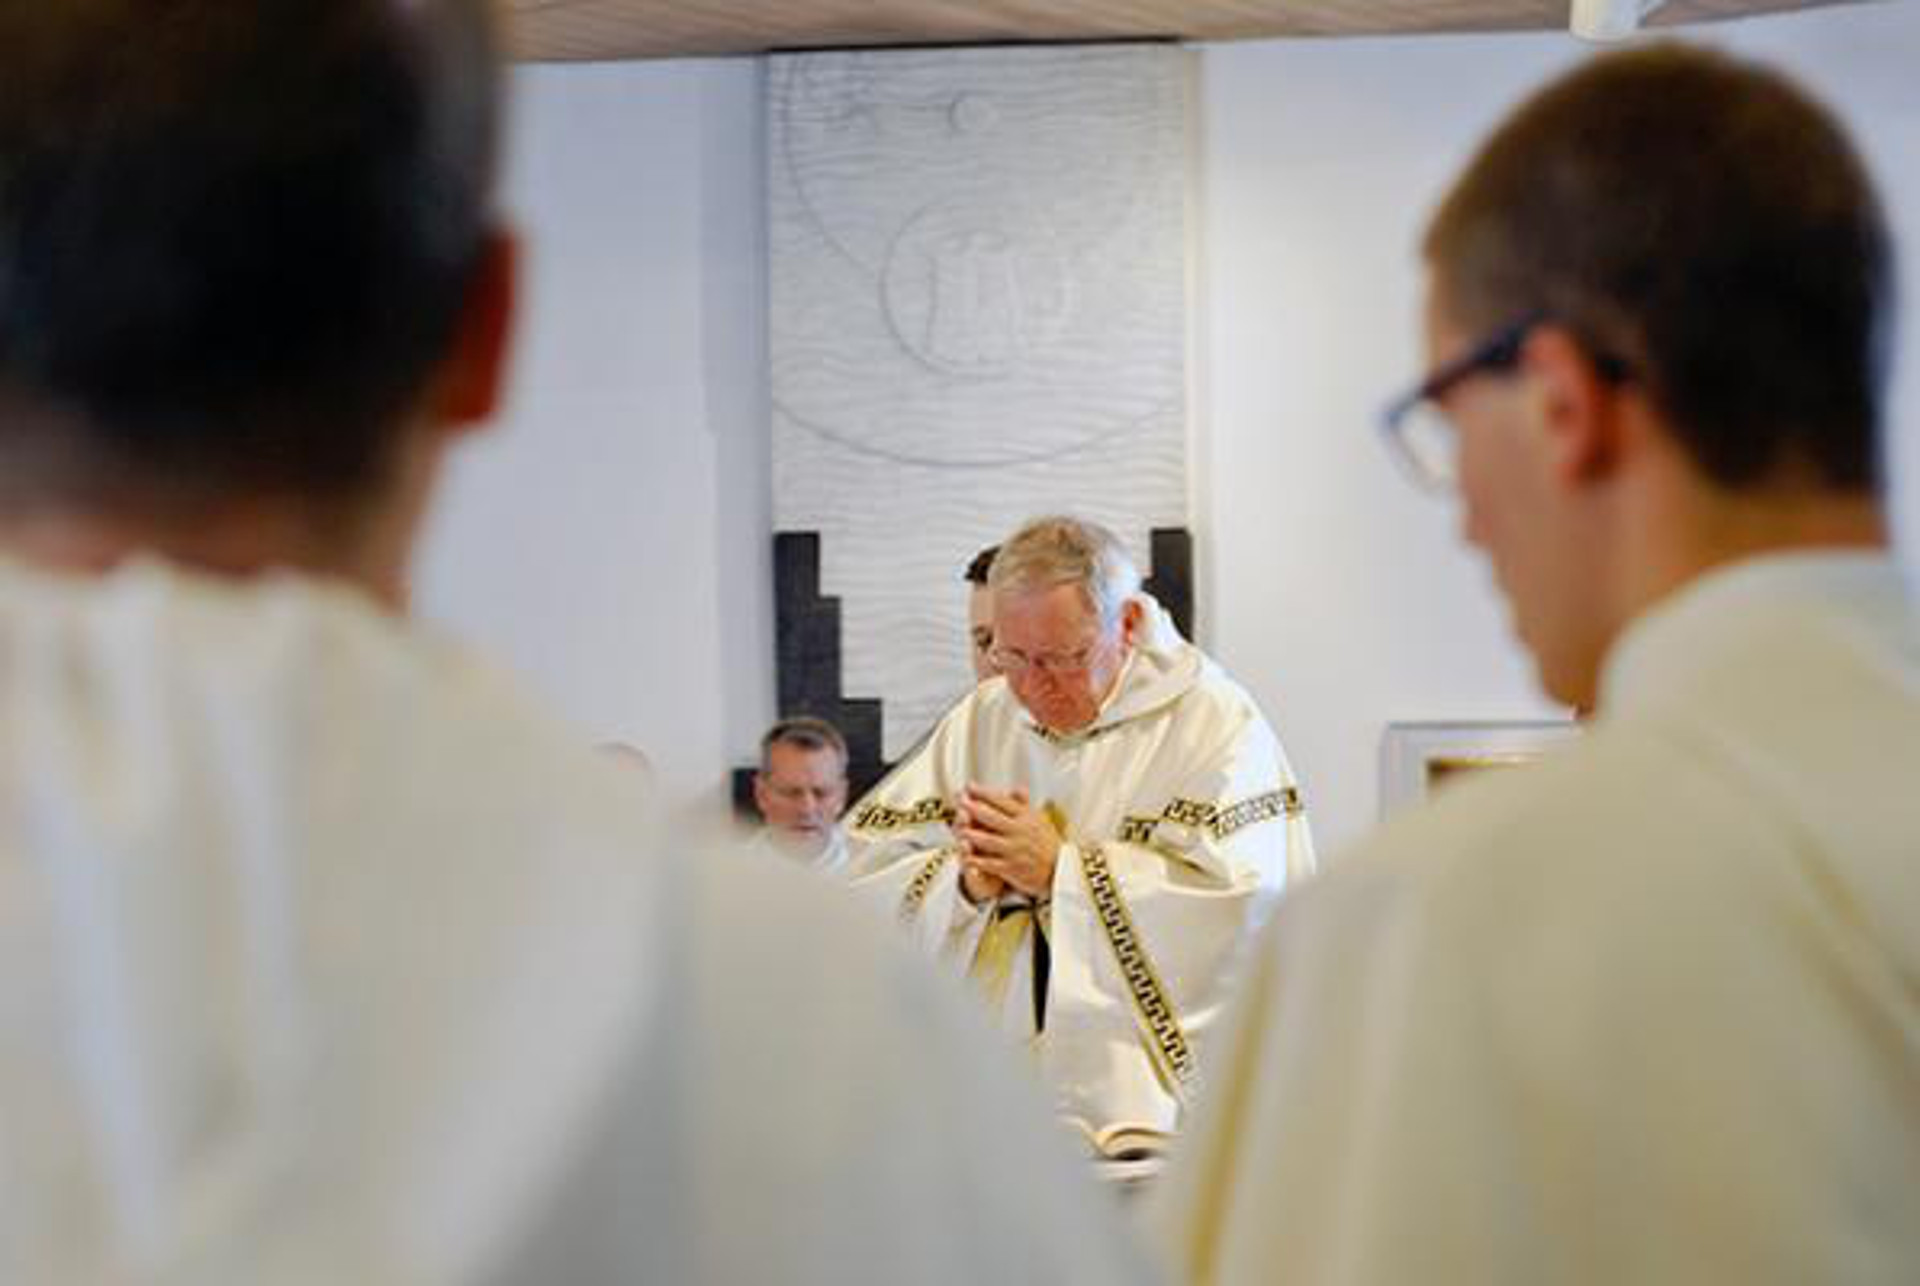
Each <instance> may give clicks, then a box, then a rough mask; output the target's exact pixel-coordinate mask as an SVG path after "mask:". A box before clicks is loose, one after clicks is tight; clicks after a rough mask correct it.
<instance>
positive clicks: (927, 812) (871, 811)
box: [849, 795, 959, 831]
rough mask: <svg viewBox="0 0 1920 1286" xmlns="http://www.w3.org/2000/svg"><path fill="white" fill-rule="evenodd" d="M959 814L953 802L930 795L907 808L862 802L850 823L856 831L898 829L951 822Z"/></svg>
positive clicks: (851, 827)
mask: <svg viewBox="0 0 1920 1286" xmlns="http://www.w3.org/2000/svg"><path fill="white" fill-rule="evenodd" d="M958 815H959V814H958V813H957V812H955V810H954V807H953V805H952V804H949V803H948V802H947V801H946V800H944V799H942V798H940V797H939V796H938V795H929V796H928V797H927V798H925V799H922V800H917V801H915V802H914V803H912V804H909V805H907V806H906V807H905V808H891V807H889V806H888V805H886V804H862V805H861V806H860V809H859V811H858V812H856V813H855V814H854V815H853V821H852V822H851V823H849V826H850V829H852V830H856V831H897V830H904V829H906V828H907V827H909V826H925V825H926V824H927V823H929V822H946V823H948V824H951V823H952V822H953V819H954V818H955V817H957V816H958Z"/></svg>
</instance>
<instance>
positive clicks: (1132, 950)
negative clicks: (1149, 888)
mask: <svg viewBox="0 0 1920 1286" xmlns="http://www.w3.org/2000/svg"><path fill="white" fill-rule="evenodd" d="M1080 871H1081V874H1082V875H1083V876H1084V877H1085V880H1086V885H1087V896H1088V898H1090V899H1091V900H1092V902H1093V909H1094V912H1095V914H1097V915H1098V916H1099V917H1100V927H1101V928H1102V929H1104V930H1105V931H1106V935H1107V944H1108V945H1109V946H1110V947H1112V948H1113V958H1114V960H1115V961H1116V962H1117V963H1118V964H1119V966H1120V976H1121V977H1123V978H1125V979H1126V982H1127V993H1128V994H1129V995H1130V996H1132V997H1133V1009H1134V1013H1135V1015H1136V1016H1137V1017H1138V1018H1139V1020H1140V1025H1141V1027H1142V1028H1143V1029H1144V1031H1145V1032H1146V1035H1147V1037H1148V1039H1147V1042H1146V1043H1147V1052H1148V1053H1149V1054H1151V1055H1152V1056H1153V1061H1154V1066H1155V1067H1156V1068H1158V1069H1159V1072H1160V1075H1161V1078H1162V1080H1164V1081H1165V1082H1166V1086H1167V1089H1168V1090H1169V1091H1170V1092H1172V1093H1173V1095H1174V1096H1175V1097H1176V1098H1178V1099H1179V1100H1180V1101H1181V1103H1182V1104H1185V1103H1186V1102H1187V1100H1188V1096H1189V1094H1190V1093H1191V1091H1192V1087H1193V1080H1194V1070H1195V1069H1194V1060H1193V1047H1192V1046H1191V1045H1189V1044H1187V1034H1186V1032H1185V1031H1183V1030H1182V1029H1181V1027H1180V1017H1179V1015H1178V1014H1176V1013H1175V1012H1174V1008H1173V1003H1172V1002H1171V1001H1170V1000H1168V999H1167V992H1166V987H1165V986H1164V985H1162V983H1161V981H1160V975H1159V974H1157V973H1155V972H1154V968H1153V961H1152V959H1151V958H1150V957H1149V956H1148V955H1147V950H1146V948H1145V947H1144V946H1143V945H1141V942H1140V935H1139V934H1138V933H1137V932H1136V931H1135V930H1134V927H1133V917H1132V916H1131V915H1129V914H1128V913H1127V904H1126V903H1125V902H1124V901H1123V900H1122V899H1121V897H1120V886H1119V884H1118V883H1117V882H1116V881H1115V880H1114V878H1113V868H1112V867H1110V866H1109V865H1108V864H1107V855H1106V854H1105V853H1103V852H1101V851H1100V848H1099V846H1098V845H1089V846H1088V847H1087V848H1085V849H1083V850H1082V851H1081V854H1080Z"/></svg>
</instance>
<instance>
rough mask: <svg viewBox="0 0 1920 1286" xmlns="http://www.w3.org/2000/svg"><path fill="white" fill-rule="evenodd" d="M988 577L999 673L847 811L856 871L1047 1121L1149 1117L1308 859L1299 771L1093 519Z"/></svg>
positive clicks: (1108, 1122) (1059, 522)
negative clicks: (1007, 1049) (982, 1013)
mask: <svg viewBox="0 0 1920 1286" xmlns="http://www.w3.org/2000/svg"><path fill="white" fill-rule="evenodd" d="M991 586H992V591H993V595H994V628H995V639H994V654H993V660H994V664H995V667H996V669H997V670H998V671H999V673H1000V675H1001V677H998V678H992V679H989V680H988V681H987V682H985V683H983V684H981V685H980V686H979V687H978V688H976V689H975V690H974V692H973V693H972V694H971V695H969V696H968V697H966V698H965V699H964V700H962V701H961V702H960V704H959V705H958V706H956V707H955V708H954V709H953V710H952V711H951V712H950V713H948V714H947V715H946V717H945V718H943V719H942V720H941V721H940V723H939V725H938V726H937V727H936V728H935V729H934V731H933V733H932V735H931V736H930V737H929V738H928V739H927V740H926V742H925V743H923V744H922V745H921V746H920V747H919V748H918V749H917V750H916V751H915V752H914V753H913V754H912V755H911V756H910V757H909V758H908V759H907V760H906V761H905V762H903V763H902V764H901V765H900V766H899V767H898V768H897V769H896V770H895V771H894V772H893V773H892V775H890V776H889V777H888V778H887V779H886V780H885V781H884V782H882V783H881V785H880V786H879V787H878V788H877V789H875V790H874V791H873V792H872V793H871V794H870V795H868V796H867V797H866V798H865V799H864V800H862V801H861V802H860V803H859V804H858V805H857V806H856V807H855V809H854V811H853V813H852V815H851V816H850V818H849V821H848V832H849V836H850V838H851V841H852V845H853V863H852V871H853V875H854V877H855V881H856V883H855V887H856V889H858V890H859V891H861V892H862V893H864V894H865V895H867V896H868V897H870V898H872V899H875V900H877V901H878V902H879V904H880V905H881V906H882V907H883V908H884V909H885V910H886V912H887V913H888V914H890V915H892V916H894V917H896V918H897V919H898V920H899V921H900V923H901V924H902V925H903V926H904V927H905V929H906V931H907V932H908V933H909V934H911V936H912V937H913V939H914V940H915V941H917V942H918V943H919V944H920V946H921V948H922V949H923V950H924V951H925V952H926V953H927V954H929V955H931V956H934V957H936V958H937V959H939V960H941V961H942V962H943V963H944V964H945V966H946V967H947V968H949V969H952V970H954V971H955V972H957V973H963V974H966V975H968V976H969V977H970V979H971V981H972V983H973V985H974V986H975V988H976V989H977V990H978V991H979V992H980V993H981V994H982V995H983V997H984V999H985V1000H986V1003H987V1004H988V1005H989V1006H990V1008H991V1010H992V1011H993V1013H994V1015H995V1017H996V1019H997V1020H998V1022H999V1023H1000V1025H1001V1026H1002V1027H1003V1028H1004V1029H1005V1030H1006V1031H1007V1032H1008V1033H1009V1034H1011V1035H1012V1036H1013V1037H1014V1039H1015V1041H1016V1043H1018V1044H1019V1045H1022V1046H1024V1047H1027V1048H1029V1049H1030V1050H1031V1053H1032V1056H1033V1058H1034V1059H1035V1060H1036V1061H1037V1063H1038V1066H1039V1070H1040V1073H1041V1075H1042V1077H1043V1078H1044V1080H1045V1083H1046V1085H1047V1087H1048V1089H1049V1090H1050V1092H1051V1093H1052V1095H1053V1098H1054V1101H1055V1104H1056V1106H1057V1108H1058V1109H1059V1111H1060V1112H1061V1113H1062V1114H1063V1115H1065V1116H1069V1117H1073V1118H1076V1119H1078V1120H1079V1121H1081V1122H1082V1123H1083V1124H1085V1125H1086V1126H1087V1127H1088V1128H1089V1129H1091V1130H1093V1131H1096V1132H1098V1131H1104V1130H1110V1129H1112V1128H1113V1127H1116V1126H1135V1127H1146V1128H1148V1129H1151V1130H1157V1131H1165V1132H1171V1131H1173V1130H1174V1129H1175V1128H1176V1127H1177V1125H1178V1123H1179V1120H1180V1115H1181V1109H1182V1106H1183V1104H1184V1103H1185V1102H1186V1101H1187V1099H1188V1097H1189V1096H1190V1094H1191V1093H1192V1091H1193V1089H1194V1087H1195V1086H1196V1085H1197V1084H1198V1083H1199V1082H1200V1080H1202V1079H1203V1078H1204V1076H1205V1072H1206V1052H1207V1044H1208V1041H1209V1040H1210V1038H1211V1037H1212V1035H1213V1029H1214V1025H1215V1019H1216V1017H1217V1016H1218V1013H1219V1011H1220V1008H1221V1005H1222V1003H1223V1001H1224V999H1225V996H1226V994H1227V989H1228V986H1229V984H1230V983H1231V980H1232V977H1233V972H1234V965H1235V959H1236V955H1237V953H1238V952H1239V950H1240V947H1241V944H1242V943H1243V941H1244V940H1245V938H1246V937H1247V935H1248V933H1249V932H1250V931H1251V930H1252V929H1253V928H1254V926H1256V925H1257V924H1258V923H1259V921H1260V919H1261V917H1262V915H1263V914H1264V913H1265V912H1266V911H1267V910H1268V908H1269V906H1270V904H1271V902H1272V900H1273V899H1274V898H1275V897H1276V896H1277V895H1278V894H1279V893H1280V892H1281V891H1282V889H1284V888H1286V887H1287V886H1288V884H1289V883H1290V882H1292V881H1296V880H1299V879H1302V878H1303V877H1305V876H1306V875H1308V874H1309V873H1310V872H1311V871H1312V870H1313V849H1312V845H1311V841H1310V838H1309V834H1308V829H1307V821H1306V815H1305V811H1304V808H1303V805H1302V801H1301V795H1300V791H1299V787H1298V784H1297V783H1296V782H1295V780H1294V777H1293V774H1292V773H1291V771H1290V770H1289V769H1288V766H1287V762H1286V758H1285V756H1284V755H1283V754H1282V752H1281V749H1280V743H1279V741H1278V740H1277V739H1276V738H1275V736H1274V734H1273V731H1272V729H1271V728H1270V727H1269V726H1268V724H1267V721H1266V719H1265V718H1264V717H1263V716H1262V715H1261V713H1260V710H1259V708H1258V707H1257V706H1255V704H1254V702H1253V699H1252V698H1251V697H1249V696H1248V695H1247V693H1246V692H1245V691H1244V690H1243V689H1242V688H1240V687H1239V686H1238V685H1237V684H1235V683H1234V682H1233V681H1232V680H1230V679H1228V678H1227V677H1226V675H1224V674H1223V673H1221V671H1220V669H1219V667H1218V666H1216V665H1215V664H1214V663H1213V662H1212V661H1211V660H1209V659H1208V658H1207V657H1206V656H1204V655H1202V654H1201V652H1200V651H1199V649H1197V648H1195V647H1194V646H1193V645H1192V644H1190V643H1188V642H1187V641H1186V640H1184V639H1182V638H1181V637H1180V636H1179V634H1178V633H1177V632H1176V631H1174V630H1173V629H1172V627H1171V624H1170V623H1168V622H1166V621H1165V620H1164V619H1163V618H1162V617H1161V616H1160V614H1159V613H1158V609H1157V607H1155V606H1153V605H1152V604H1151V600H1149V599H1145V598H1144V596H1142V595H1141V594H1140V592H1139V573H1138V571H1137V570H1136V569H1135V568H1134V566H1133V564H1132V562H1131V560H1130V559H1129V558H1128V556H1127V554H1126V552H1125V550H1124V548H1123V547H1122V546H1121V544H1120V543H1119V541H1118V540H1117V539H1116V538H1115V537H1114V536H1113V535H1112V534H1111V533H1109V532H1107V531H1105V530H1104V529H1102V528H1100V527H1098V526H1096V525H1095V524H1092V523H1087V522H1082V521H1079V520H1076V519H1070V518H1049V519H1040V520H1037V521H1035V522H1033V523H1030V524H1028V525H1027V526H1026V527H1025V528H1023V529H1022V530H1021V531H1020V532H1019V533H1018V534H1016V535H1015V536H1014V537H1013V538H1011V539H1010V540H1009V541H1008V542H1007V543H1006V544H1004V545H1002V546H1001V548H1000V551H999V554H998V555H997V556H996V558H995V560H994V563H993V568H992V572H991Z"/></svg>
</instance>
